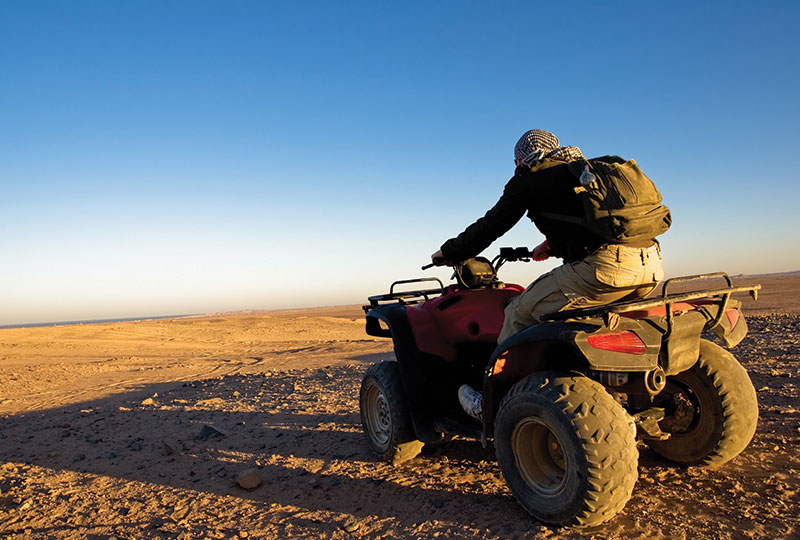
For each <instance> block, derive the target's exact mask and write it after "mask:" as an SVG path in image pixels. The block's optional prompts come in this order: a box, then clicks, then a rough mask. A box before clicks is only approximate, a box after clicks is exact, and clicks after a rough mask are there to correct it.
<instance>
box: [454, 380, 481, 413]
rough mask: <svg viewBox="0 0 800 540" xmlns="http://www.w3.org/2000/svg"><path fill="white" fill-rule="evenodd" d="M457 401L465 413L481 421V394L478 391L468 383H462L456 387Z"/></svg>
mask: <svg viewBox="0 0 800 540" xmlns="http://www.w3.org/2000/svg"><path fill="white" fill-rule="evenodd" d="M458 402H459V403H460V404H461V408H462V409H464V412H465V413H467V414H468V415H470V416H471V417H472V418H475V419H476V420H480V421H481V422H483V395H482V394H481V393H480V392H478V391H477V390H475V389H474V388H472V387H471V386H469V385H468V384H462V385H461V387H460V388H459V389H458Z"/></svg>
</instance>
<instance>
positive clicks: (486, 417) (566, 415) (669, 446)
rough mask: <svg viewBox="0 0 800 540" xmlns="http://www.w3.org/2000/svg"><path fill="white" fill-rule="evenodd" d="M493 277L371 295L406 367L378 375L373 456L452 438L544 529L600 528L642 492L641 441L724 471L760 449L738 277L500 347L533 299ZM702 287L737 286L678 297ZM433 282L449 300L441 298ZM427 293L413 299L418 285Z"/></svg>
mask: <svg viewBox="0 0 800 540" xmlns="http://www.w3.org/2000/svg"><path fill="white" fill-rule="evenodd" d="M530 255H531V253H530V252H529V251H528V250H527V249H524V248H517V249H510V248H504V249H501V252H500V255H499V256H498V257H497V258H496V259H495V260H494V261H493V263H490V262H489V261H487V260H486V259H471V260H468V261H464V262H462V263H458V264H455V265H454V270H455V276H456V280H457V282H456V283H455V284H452V285H449V286H447V287H445V286H444V285H443V284H442V283H441V282H440V281H439V280H438V279H436V278H421V279H415V280H406V281H399V282H395V283H393V284H392V286H391V288H390V290H389V293H387V294H382V295H377V296H372V297H370V298H369V305H367V306H364V308H365V311H366V329H367V333H368V334H370V335H373V336H381V337H391V338H392V340H393V342H394V351H395V357H396V361H386V362H382V363H378V364H374V365H372V366H371V367H370V368H369V369H368V370H367V372H366V374H365V376H364V378H363V381H362V384H361V395H360V408H361V419H362V423H363V426H364V431H365V433H366V436H367V441H368V442H369V445H370V447H371V448H372V450H374V451H375V452H376V454H377V455H378V456H380V457H381V458H383V459H386V460H388V461H391V462H393V463H396V464H397V463H401V462H403V461H407V460H409V459H412V458H414V457H415V456H416V455H417V454H418V453H419V452H420V451H421V449H422V447H423V445H424V444H427V443H439V442H442V441H445V440H447V439H448V438H449V437H451V436H453V435H458V436H462V437H472V438H476V439H479V440H481V441H482V443H483V444H484V445H487V444H488V441H489V440H490V439H493V441H494V448H495V452H496V455H497V460H498V462H499V465H500V469H501V471H502V474H503V476H504V477H505V479H506V481H507V483H508V485H509V487H510V489H511V491H512V493H513V494H514V496H515V497H516V499H517V500H518V501H519V503H520V504H521V505H522V506H523V507H524V508H525V509H526V510H527V511H528V512H530V513H531V514H532V515H533V516H534V517H535V518H537V519H539V520H541V521H544V522H548V523H553V524H557V525H570V526H576V527H588V526H593V525H597V524H599V523H602V522H604V521H606V520H608V519H610V518H611V517H613V516H614V515H615V514H616V513H617V512H618V511H619V510H620V509H621V508H622V507H623V506H624V505H625V503H626V502H627V500H628V499H629V498H630V495H631V492H632V490H633V486H634V483H635V482H636V478H637V465H638V463H637V461H638V451H637V448H636V444H637V439H641V440H644V441H645V443H646V444H647V445H648V446H649V447H650V448H652V449H653V450H654V451H655V452H657V453H658V454H660V455H661V456H663V457H665V458H667V459H669V460H672V461H675V462H677V463H682V464H696V465H711V466H715V465H720V464H722V463H725V462H726V461H728V460H730V459H732V458H733V457H735V456H736V455H738V454H739V453H740V452H741V451H742V450H743V449H744V448H745V447H746V446H747V444H748V443H749V442H750V439H751V438H752V436H753V433H754V431H755V426H756V420H757V416H758V411H757V407H758V405H757V402H756V394H755V390H754V389H753V386H752V384H751V383H750V379H749V378H748V376H747V373H746V372H745V370H744V368H742V366H741V365H740V364H739V362H738V361H737V360H736V359H735V358H734V357H733V356H732V355H731V354H730V353H729V352H727V351H726V350H725V349H723V348H722V347H721V346H720V345H717V344H716V343H714V342H712V341H709V340H707V339H703V338H701V334H702V333H703V332H705V331H712V332H714V333H715V334H716V335H717V336H718V339H719V340H720V341H721V342H722V344H723V345H725V346H726V347H732V346H734V345H736V344H737V343H738V342H739V341H740V340H741V339H742V338H743V337H744V336H745V334H746V333H747V325H746V321H745V318H744V316H743V315H742V313H741V310H740V302H739V301H737V300H735V299H733V298H731V295H732V294H733V293H737V292H750V293H751V294H752V295H753V296H755V294H756V291H757V290H758V289H759V288H760V287H759V286H753V287H733V286H732V284H731V281H730V278H728V276H727V275H725V274H721V273H720V274H710V275H705V276H691V277H688V278H675V279H671V280H667V281H666V282H665V283H664V289H663V293H662V294H661V295H660V296H657V297H655V298H653V299H645V300H628V301H623V302H616V303H612V304H609V305H605V306H599V307H590V308H583V309H573V310H566V311H560V312H556V313H553V314H551V315H549V316H545V317H544V319H545V320H544V321H543V322H542V323H540V324H537V325H534V326H531V327H528V328H526V329H524V330H522V331H520V332H518V333H516V334H514V335H512V336H510V337H509V338H507V339H505V340H503V341H502V342H500V343H499V344H498V343H497V337H498V335H499V333H500V330H501V328H502V325H503V318H504V314H503V310H504V307H505V305H506V304H507V303H508V301H509V300H510V299H511V298H514V297H516V296H518V295H519V294H520V293H521V292H522V291H523V290H524V289H523V288H522V287H520V286H519V285H513V284H504V283H502V282H501V281H499V280H498V279H497V275H496V269H497V268H499V267H500V266H501V265H502V264H503V263H504V262H506V261H515V260H520V259H526V258H528V257H530ZM689 280H717V281H719V280H725V281H726V284H725V286H722V287H715V288H706V289H703V290H693V291H690V292H681V293H673V294H670V290H671V289H672V288H674V285H675V284H677V283H680V282H685V281H689ZM431 283H434V284H435V286H434V287H430V284H431ZM415 284H416V285H419V286H425V287H426V288H416V289H413V290H407V289H408V288H409V287H411V286H413V285H415ZM465 382H466V383H467V384H469V385H471V386H473V387H474V388H479V389H481V390H482V393H483V414H482V420H477V419H475V418H472V417H471V416H469V415H468V414H466V412H465V411H464V410H463V409H462V407H461V406H460V404H459V402H458V398H457V390H458V388H459V387H460V386H461V385H462V384H463V383H465Z"/></svg>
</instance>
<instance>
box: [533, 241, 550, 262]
mask: <svg viewBox="0 0 800 540" xmlns="http://www.w3.org/2000/svg"><path fill="white" fill-rule="evenodd" d="M549 258H550V244H548V243H547V240H545V241H544V242H542V243H541V244H539V245H538V246H536V247H535V248H533V251H531V259H533V260H534V261H545V260H547V259H549Z"/></svg>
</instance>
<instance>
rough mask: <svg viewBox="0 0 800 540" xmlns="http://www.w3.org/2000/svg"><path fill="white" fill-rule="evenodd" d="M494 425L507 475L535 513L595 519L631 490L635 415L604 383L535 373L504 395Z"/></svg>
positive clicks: (587, 523) (616, 507) (581, 523)
mask: <svg viewBox="0 0 800 540" xmlns="http://www.w3.org/2000/svg"><path fill="white" fill-rule="evenodd" d="M495 425H496V428H495V448H496V452H497V461H498V462H499V464H500V469H501V470H502V472H503V476H504V477H505V479H506V482H507V483H508V486H509V487H510V488H511V492H512V493H513V494H514V497H516V499H517V501H519V503H520V504H521V505H522V506H523V507H524V508H525V510H527V511H528V512H529V513H530V514H531V515H533V516H534V517H535V518H536V519H539V520H541V521H544V522H547V523H553V524H556V525H568V526H574V527H591V526H595V525H599V524H600V523H603V522H604V521H607V520H609V519H611V518H612V517H613V516H614V515H615V514H616V513H617V512H619V511H620V510H621V509H622V507H623V506H625V503H626V502H627V501H628V499H629V498H630V496H631V492H632V491H633V486H634V484H635V483H636V477H637V465H638V452H637V450H636V439H635V428H634V424H633V419H632V418H631V417H630V416H629V415H628V413H627V412H626V411H625V409H623V408H622V406H621V405H620V404H619V403H617V401H615V400H614V399H613V398H612V397H611V396H610V395H609V394H608V393H607V392H606V391H605V389H604V388H603V387H602V386H601V385H600V384H598V383H596V382H594V381H592V380H590V379H587V378H585V377H581V376H566V375H560V374H556V373H541V374H534V375H531V376H529V377H527V378H525V379H523V380H521V381H519V382H518V383H517V384H516V385H514V387H513V388H512V389H511V390H510V391H509V392H508V394H507V395H506V396H505V397H504V398H503V400H502V402H501V404H500V410H499V412H498V414H497V419H496V423H495Z"/></svg>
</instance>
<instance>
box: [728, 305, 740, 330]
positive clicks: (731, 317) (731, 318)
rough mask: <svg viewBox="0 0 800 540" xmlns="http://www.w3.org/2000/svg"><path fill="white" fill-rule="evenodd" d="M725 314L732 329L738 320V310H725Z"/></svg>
mask: <svg viewBox="0 0 800 540" xmlns="http://www.w3.org/2000/svg"><path fill="white" fill-rule="evenodd" d="M725 316H726V317H728V322H729V323H731V330H733V327H734V326H736V323H737V322H739V310H738V309H729V310H727V311H725Z"/></svg>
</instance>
